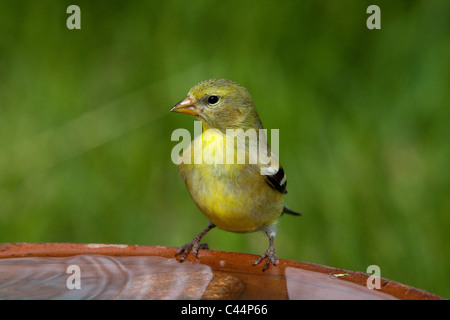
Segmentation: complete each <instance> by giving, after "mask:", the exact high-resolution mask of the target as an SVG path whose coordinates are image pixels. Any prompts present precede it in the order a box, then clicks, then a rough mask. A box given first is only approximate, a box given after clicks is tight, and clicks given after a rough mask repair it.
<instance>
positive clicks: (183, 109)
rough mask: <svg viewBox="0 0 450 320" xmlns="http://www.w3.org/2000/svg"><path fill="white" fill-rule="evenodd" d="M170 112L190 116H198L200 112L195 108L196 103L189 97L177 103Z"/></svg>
mask: <svg viewBox="0 0 450 320" xmlns="http://www.w3.org/2000/svg"><path fill="white" fill-rule="evenodd" d="M170 112H179V113H185V114H190V115H191V116H198V115H199V114H200V110H199V108H198V107H197V101H195V100H194V99H192V98H191V97H190V96H187V97H186V98H184V99H183V100H181V101H180V102H178V103H177V104H176V105H175V106H173V108H172V109H170Z"/></svg>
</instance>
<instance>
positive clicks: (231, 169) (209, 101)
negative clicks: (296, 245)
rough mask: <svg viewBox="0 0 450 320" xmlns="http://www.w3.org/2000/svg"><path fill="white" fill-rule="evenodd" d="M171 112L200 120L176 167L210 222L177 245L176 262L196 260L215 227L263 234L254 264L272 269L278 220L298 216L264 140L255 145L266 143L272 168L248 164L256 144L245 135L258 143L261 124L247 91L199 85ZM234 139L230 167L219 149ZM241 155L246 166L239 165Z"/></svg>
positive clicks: (223, 84)
mask: <svg viewBox="0 0 450 320" xmlns="http://www.w3.org/2000/svg"><path fill="white" fill-rule="evenodd" d="M170 111H171V112H177V113H184V114H188V115H191V116H194V117H195V118H196V119H197V120H200V121H201V124H202V134H201V135H199V136H197V137H195V138H194V139H193V140H192V142H191V143H190V145H188V146H187V148H186V149H185V150H183V152H182V154H181V155H180V161H179V164H178V167H179V172H180V175H181V178H182V180H183V181H184V183H185V184H186V187H187V189H188V191H189V193H190V195H191V197H192V199H193V201H194V202H195V204H196V205H197V207H198V208H199V209H200V211H201V212H202V213H203V214H204V215H205V216H206V218H207V219H208V220H209V223H208V226H207V227H206V228H205V229H204V230H203V231H202V232H200V233H199V234H198V235H197V236H196V237H194V238H193V239H192V241H190V242H189V243H187V244H185V245H183V246H181V247H180V248H179V249H178V251H177V252H176V253H175V257H177V256H181V257H180V259H179V262H183V261H184V260H185V259H186V257H187V256H188V254H189V253H190V252H191V251H192V252H193V254H194V256H195V257H196V258H198V251H199V250H200V249H209V248H208V245H207V244H206V243H201V239H202V237H203V236H204V235H205V234H206V233H208V232H209V231H210V230H211V229H213V228H215V227H218V228H219V229H222V230H225V231H229V232H235V233H250V232H255V231H263V232H264V233H265V234H266V236H267V237H268V239H269V247H268V249H267V250H266V252H265V253H264V254H262V255H261V256H260V257H259V258H258V259H257V260H256V261H255V262H254V264H253V265H258V264H260V263H261V262H262V261H263V260H264V259H266V262H265V264H264V267H263V271H265V270H267V269H268V268H269V266H270V263H271V264H272V265H273V266H275V265H276V264H277V256H276V252H275V248H274V238H275V236H276V234H277V225H276V224H277V221H278V218H279V217H280V216H281V215H283V214H284V213H287V214H291V215H294V216H300V215H301V214H300V213H298V212H295V211H293V210H291V209H289V208H288V207H287V206H285V204H284V198H283V196H284V194H286V193H287V190H286V184H287V181H286V175H285V172H284V170H283V168H282V167H281V164H280V163H279V161H278V159H277V158H276V156H275V155H274V153H273V152H272V151H271V149H270V147H269V146H268V145H267V142H266V141H265V140H264V139H262V140H257V141H263V142H262V143H263V144H265V145H263V147H266V148H267V150H268V153H270V156H271V159H272V160H273V161H272V163H271V165H270V166H267V164H263V163H262V162H261V161H260V160H259V158H258V160H257V161H256V162H255V161H253V162H251V161H249V159H250V158H251V156H253V155H254V154H255V153H257V151H258V150H259V149H258V147H256V146H255V142H254V140H255V139H250V135H249V134H247V135H246V133H248V132H255V135H256V136H257V137H258V138H261V134H262V133H261V132H262V131H261V129H263V125H262V122H261V120H260V117H259V115H258V113H257V110H256V108H255V104H254V101H253V98H252V96H251V95H250V93H249V92H248V90H247V89H246V88H245V87H243V86H241V85H240V84H238V83H236V82H234V81H231V80H228V79H219V78H214V79H208V80H204V81H202V82H200V83H198V84H197V85H195V86H194V87H192V88H191V89H190V90H189V92H188V94H187V96H186V97H185V98H184V99H182V100H181V101H180V102H178V103H177V104H176V105H175V106H173V107H172V108H171V109H170ZM229 130H232V131H231V132H233V134H234V136H231V138H230V136H229V135H228V134H227V133H228V132H230V131H229ZM235 138H236V140H237V141H238V142H237V143H234V145H232V147H230V150H232V151H234V152H235V153H236V154H237V156H236V155H234V154H233V158H232V159H233V161H231V163H229V162H230V161H224V159H225V160H231V158H230V159H228V158H226V153H227V152H228V150H227V151H226V152H224V151H223V150H224V149H223V148H224V144H225V145H226V146H228V144H229V143H230V141H231V140H232V141H231V142H235ZM239 141H240V142H242V141H244V143H241V144H240V143H239ZM220 143H221V144H220ZM242 148H244V149H245V150H241V149H242ZM240 151H243V152H242V153H240ZM199 152H200V153H202V155H201V158H200V159H201V161H192V159H193V158H195V157H196V156H197V155H196V153H199ZM266 155H267V154H266ZM244 156H245V161H242V160H243V159H244V158H243V157H244ZM238 160H240V161H238ZM193 162H194V163H193Z"/></svg>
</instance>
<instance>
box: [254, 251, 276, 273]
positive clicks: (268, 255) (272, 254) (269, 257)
mask: <svg viewBox="0 0 450 320" xmlns="http://www.w3.org/2000/svg"><path fill="white" fill-rule="evenodd" d="M266 258H267V260H266V263H265V264H264V267H263V269H262V271H266V270H267V269H268V268H269V266H270V263H271V262H272V264H273V265H274V266H276V265H277V255H276V254H275V249H274V247H273V246H270V247H269V249H267V251H266V252H265V253H264V254H262V255H261V256H260V257H259V258H258V259H257V260H256V261H255V263H254V264H253V265H254V266H256V265H257V264H259V263H261V261H263V260H264V259H266Z"/></svg>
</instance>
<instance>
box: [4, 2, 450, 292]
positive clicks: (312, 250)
mask: <svg viewBox="0 0 450 320" xmlns="http://www.w3.org/2000/svg"><path fill="white" fill-rule="evenodd" d="M71 4H77V5H79V6H80V8H81V27H82V29H81V30H68V29H67V27H66V19H67V18H68V17H69V14H67V13H66V9H67V7H68V6H69V5H71ZM370 4H377V5H379V6H380V8H381V27H382V29H381V30H368V29H367V27H366V20H367V18H368V17H369V15H368V14H367V13H366V9H367V7H368V6H369V5H370ZM0 15H1V18H0V242H85V243H92V242H93V243H124V244H143V245H144V244H145V245H164V246H180V245H182V244H184V243H186V242H188V241H189V240H191V238H192V237H193V236H194V235H196V234H197V233H198V232H200V231H201V230H202V229H203V228H204V227H205V226H206V224H207V220H206V218H205V217H204V216H203V215H202V214H201V213H200V211H199V210H198V209H197V208H196V206H195V204H194V203H193V201H192V200H191V198H190V197H189V194H188V192H187V191H186V188H185V186H184V184H183V182H182V181H181V179H180V177H179V174H178V170H177V167H176V166H175V165H174V164H173V163H172V162H171V157H170V155H171V150H172V148H173V147H174V146H175V145H176V144H177V142H173V141H171V139H170V138H171V133H172V131H173V130H174V129H176V128H187V129H189V130H190V131H193V121H194V119H193V118H191V117H188V116H186V115H180V114H172V113H169V109H170V108H171V107H172V106H173V105H174V104H175V103H176V102H178V101H179V100H181V99H182V98H184V96H185V95H186V93H187V91H188V90H189V89H190V87H192V86H193V85H195V84H196V83H198V82H200V81H202V80H205V79H208V78H212V77H224V78H229V79H232V80H234V81H236V82H239V83H241V84H242V85H244V86H245V87H247V88H248V90H249V91H250V92H251V94H252V95H253V97H254V100H255V103H256V106H257V109H258V111H259V114H260V117H261V119H262V121H263V123H264V125H265V127H266V128H269V129H270V128H276V129H279V130H280V154H279V155H280V159H281V162H282V164H283V167H284V169H285V171H286V173H287V176H288V190H289V194H288V195H287V196H286V198H285V199H286V203H287V204H288V206H289V207H291V208H292V209H295V210H298V211H300V212H302V213H303V217H301V218H296V217H292V216H286V215H285V216H283V218H282V219H280V222H279V233H278V236H277V238H276V240H275V245H276V249H277V253H278V256H279V258H286V259H293V260H300V261H305V262H312V263H317V264H324V265H329V266H333V267H339V268H344V269H350V270H356V271H363V272H365V271H366V269H367V267H368V266H369V265H372V264H376V265H378V266H379V267H380V268H381V276H382V277H385V278H388V279H391V280H396V281H399V282H402V283H405V284H408V285H412V286H415V287H418V288H421V289H425V290H427V291H430V292H432V293H435V294H438V295H441V296H443V297H446V298H450V286H449V283H450V256H449V246H450V232H449V227H450V215H449V213H450V197H449V190H450V185H449V182H450V171H449V160H450V154H449V153H450V152H449V136H450V135H449V133H450V132H449V120H450V115H449V102H448V101H449V100H450V59H449V57H450V1H446V0H442V1H438V0H427V1H425V0H424V1H411V0H405V1H399V0H396V1H370V2H369V1H358V0H354V1H332V0H328V1H282V0H281V1H280V0H277V1H210V0H209V1H206V0H205V1H167V0H165V1H162V0H161V1H111V0H108V1H106V0H96V1H57V0H53V1H44V0H41V1H12V0H1V1H0ZM205 241H206V242H208V243H209V245H210V248H211V249H216V250H224V251H237V252H246V253H253V254H261V253H263V252H264V251H265V250H266V248H267V245H268V241H267V239H266V237H265V235H263V234H262V233H254V234H248V235H242V234H232V233H228V232H225V231H221V230H214V231H212V232H210V233H209V234H208V235H207V236H206V237H205Z"/></svg>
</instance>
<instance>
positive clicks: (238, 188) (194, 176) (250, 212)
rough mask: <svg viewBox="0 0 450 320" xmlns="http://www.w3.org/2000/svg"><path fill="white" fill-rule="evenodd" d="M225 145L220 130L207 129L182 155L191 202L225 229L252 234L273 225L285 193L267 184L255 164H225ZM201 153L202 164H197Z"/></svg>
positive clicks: (182, 171)
mask: <svg viewBox="0 0 450 320" xmlns="http://www.w3.org/2000/svg"><path fill="white" fill-rule="evenodd" d="M213 136H214V137H213ZM221 139H223V140H222V141H220V140H221ZM225 145H226V140H225V139H224V137H223V136H222V135H221V134H220V133H219V132H218V131H216V132H213V131H212V130H207V131H205V132H204V133H203V134H202V135H201V136H198V137H197V138H196V139H195V140H194V141H192V143H191V145H190V147H189V148H188V149H187V150H186V151H185V152H184V153H183V156H182V157H183V161H184V163H181V164H180V165H179V169H180V173H181V176H182V178H183V180H184V181H185V183H186V186H187V188H188V190H189V193H190V194H191V197H192V199H193V200H194V202H195V203H196V204H197V206H198V207H199V209H200V210H201V211H202V212H203V213H204V214H205V216H206V217H207V218H208V219H209V220H210V221H211V222H212V223H214V224H215V225H216V226H218V227H219V228H221V229H224V230H228V231H232V232H252V231H256V230H259V229H261V228H262V227H263V226H265V225H272V224H274V223H275V222H276V221H277V219H278V217H279V216H280V214H281V212H282V210H283V197H282V194H281V193H279V192H278V191H276V190H274V189H272V188H271V187H270V186H269V185H268V184H267V183H266V182H265V180H264V177H263V176H261V175H260V172H259V168H258V167H255V165H249V164H226V152H225ZM200 150H201V151H200ZM199 152H201V153H202V160H203V161H201V163H197V164H195V163H194V157H195V156H197V161H196V162H199V161H198V159H199V155H198V153H199ZM196 153H197V154H196ZM188 158H190V160H191V161H190V162H191V164H189V163H186V162H189V161H187V160H188Z"/></svg>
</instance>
